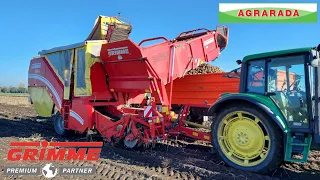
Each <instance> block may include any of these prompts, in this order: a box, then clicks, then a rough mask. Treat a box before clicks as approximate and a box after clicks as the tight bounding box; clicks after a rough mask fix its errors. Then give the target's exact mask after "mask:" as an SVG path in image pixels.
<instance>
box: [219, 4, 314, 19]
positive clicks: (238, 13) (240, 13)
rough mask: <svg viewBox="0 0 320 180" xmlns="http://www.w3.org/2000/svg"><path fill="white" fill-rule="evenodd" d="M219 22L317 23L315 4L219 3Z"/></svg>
mask: <svg viewBox="0 0 320 180" xmlns="http://www.w3.org/2000/svg"><path fill="white" fill-rule="evenodd" d="M219 21H220V22H253V23H254V22H257V23H259V22H278V23H290V22H293V23H294V22H297V23H298V22H299V23H302V22H306V23H310V22H317V21H318V12H317V3H220V4H219Z"/></svg>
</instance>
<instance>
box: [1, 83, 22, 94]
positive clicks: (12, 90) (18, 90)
mask: <svg viewBox="0 0 320 180" xmlns="http://www.w3.org/2000/svg"><path fill="white" fill-rule="evenodd" d="M0 92H1V93H28V88H26V87H25V85H24V83H19V85H18V86H17V87H14V86H9V87H0Z"/></svg>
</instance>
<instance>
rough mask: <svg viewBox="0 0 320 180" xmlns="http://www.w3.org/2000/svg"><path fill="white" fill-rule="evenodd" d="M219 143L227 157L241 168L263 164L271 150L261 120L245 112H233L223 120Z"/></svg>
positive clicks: (219, 131)
mask: <svg viewBox="0 0 320 180" xmlns="http://www.w3.org/2000/svg"><path fill="white" fill-rule="evenodd" d="M218 143H219V145H220V147H221V150H222V152H223V153H224V154H225V155H226V157H227V158H228V159H229V160H230V161H232V162H233V163H235V164H237V165H240V166H254V165H257V164H259V163H261V162H262V161H263V160H265V158H266V157H267V155H268V153H269V149H270V138H269V135H268V132H267V130H266V128H265V127H264V125H263V123H262V122H261V120H260V119H259V118H258V117H257V116H255V115H253V114H251V113H248V112H244V111H236V112H232V113H229V114H228V115H227V116H225V117H224V118H223V120H222V121H221V123H220V125H219V129H218Z"/></svg>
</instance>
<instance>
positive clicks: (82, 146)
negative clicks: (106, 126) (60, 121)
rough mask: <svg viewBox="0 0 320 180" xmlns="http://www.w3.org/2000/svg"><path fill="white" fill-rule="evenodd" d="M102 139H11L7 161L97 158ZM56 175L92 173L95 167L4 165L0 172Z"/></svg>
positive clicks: (50, 176)
mask: <svg viewBox="0 0 320 180" xmlns="http://www.w3.org/2000/svg"><path fill="white" fill-rule="evenodd" d="M102 145H103V143H102V142H47V141H42V142H11V143H10V147H11V149H10V150H9V152H8V156H7V159H8V161H13V162H16V161H71V160H80V161H81V160H86V161H97V160H98V159H99V157H100V152H101V147H102ZM58 172H59V174H60V175H92V174H94V173H95V172H96V169H95V167H83V166H81V167H59V170H58V168H56V167H55V166H53V165H52V163H49V164H46V165H45V166H44V167H43V168H41V167H33V166H15V167H6V168H5V170H4V174H5V175H8V176H12V175H41V174H42V175H43V176H45V177H47V178H52V177H55V176H56V175H57V174H58Z"/></svg>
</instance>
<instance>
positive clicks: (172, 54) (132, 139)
mask: <svg viewBox="0 0 320 180" xmlns="http://www.w3.org/2000/svg"><path fill="white" fill-rule="evenodd" d="M120 19H121V20H120ZM131 30H132V26H131V24H130V22H127V20H122V18H119V17H105V16H99V17H98V18H97V20H96V22H95V25H94V27H93V29H92V32H91V33H90V35H89V36H88V37H87V39H85V40H84V41H83V42H81V43H76V44H71V45H68V46H62V47H56V48H53V49H49V50H42V51H40V52H39V56H38V57H34V58H33V59H32V60H31V62H30V67H29V74H28V88H29V92H30V102H31V103H32V104H33V105H34V107H35V110H36V112H37V113H38V115H39V116H44V117H52V119H53V124H54V128H55V131H56V132H57V133H58V134H59V135H66V134H67V133H68V132H70V131H76V132H80V133H87V135H88V136H89V137H90V136H92V135H99V136H101V137H103V138H104V139H105V141H107V142H113V143H121V144H123V145H124V146H125V147H127V148H134V147H137V146H141V145H147V146H148V145H153V144H155V143H156V142H158V141H160V140H164V139H167V138H168V137H170V136H184V137H188V138H191V139H194V140H202V141H207V142H211V143H212V145H213V147H214V148H215V149H216V152H217V153H218V154H219V156H220V157H221V158H222V159H223V160H224V161H225V162H226V163H227V164H228V165H230V166H232V167H234V168H238V169H241V170H246V171H252V172H257V173H268V172H271V171H273V170H275V169H276V168H277V167H278V166H279V165H280V164H281V162H283V160H284V161H287V162H305V161H307V158H308V153H309V150H310V149H312V148H315V147H317V146H316V145H319V144H318V143H319V142H320V136H319V128H320V127H319V115H318V112H319V111H318V109H319V108H318V103H319V98H318V97H319V95H318V93H319V92H318V90H319V88H318V86H319V83H318V79H319V78H318V69H317V66H318V61H319V49H320V46H319V47H318V48H312V47H310V48H309V47H308V48H300V49H293V50H284V51H275V52H270V53H261V54H255V55H249V56H246V57H245V58H244V59H243V60H242V61H240V60H239V61H237V62H238V64H241V68H238V69H236V70H234V71H232V72H230V73H213V74H200V75H186V73H187V72H188V71H189V70H191V69H195V68H197V67H198V66H199V65H200V64H202V63H207V62H210V61H214V60H215V59H216V58H218V57H219V55H220V53H221V52H222V51H223V50H224V49H225V48H226V46H227V44H228V34H229V31H228V28H227V27H224V26H221V27H217V28H216V30H208V29H205V28H201V29H195V30H191V31H186V32H183V33H180V34H179V35H178V36H177V37H176V38H174V39H172V40H168V39H167V38H165V37H155V38H150V39H145V40H142V41H141V42H140V43H138V44H136V43H134V42H133V41H132V40H130V39H129V38H128V37H129V34H130V33H131ZM155 41H157V42H156V43H155ZM159 41H160V42H159ZM146 43H148V44H149V45H146ZM150 44H151V45H150ZM311 71H312V72H313V75H312V76H311ZM234 77H235V78H234ZM311 80H312V81H311ZM311 97H312V98H311ZM315 97H316V98H315ZM205 119H206V120H205ZM208 119H209V121H211V122H212V125H211V127H209V128H207V126H204V125H203V124H204V121H208ZM200 129H207V130H208V131H203V130H200ZM313 139H314V141H313ZM297 154H298V155H301V156H300V157H302V158H300V159H299V158H296V156H294V155H297Z"/></svg>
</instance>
